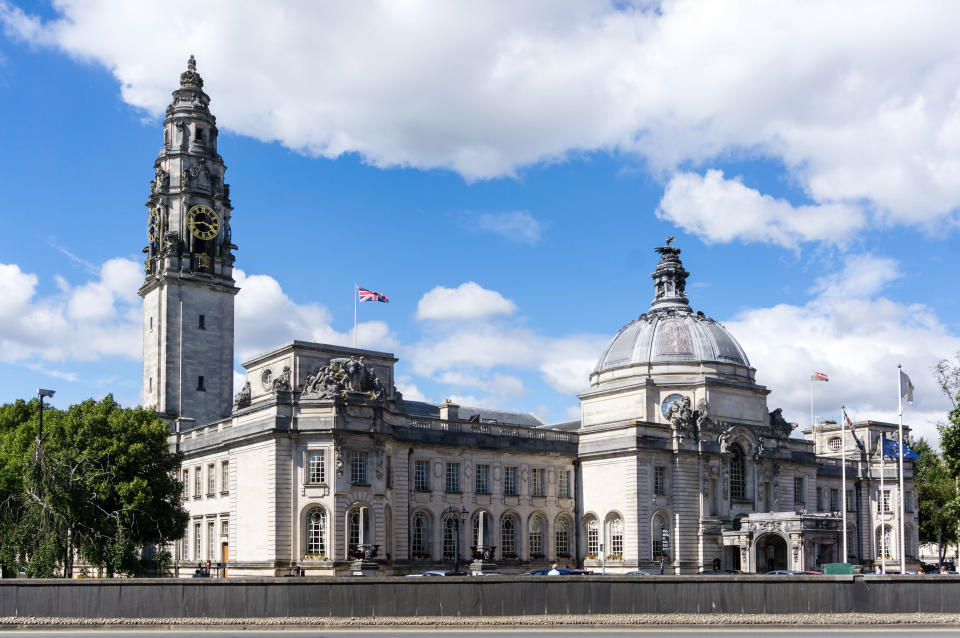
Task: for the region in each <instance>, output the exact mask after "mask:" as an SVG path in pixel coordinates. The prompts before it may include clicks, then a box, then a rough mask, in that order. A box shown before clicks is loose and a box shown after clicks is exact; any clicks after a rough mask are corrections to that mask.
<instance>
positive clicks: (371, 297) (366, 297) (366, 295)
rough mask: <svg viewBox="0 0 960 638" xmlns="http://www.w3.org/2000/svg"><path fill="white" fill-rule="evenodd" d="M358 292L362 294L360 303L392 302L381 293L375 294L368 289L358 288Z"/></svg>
mask: <svg viewBox="0 0 960 638" xmlns="http://www.w3.org/2000/svg"><path fill="white" fill-rule="evenodd" d="M357 292H358V293H360V303H363V302H364V301H379V302H380V303H390V300H389V299H387V296H386V295H382V294H380V293H379V292H373V291H372V290H367V289H366V288H357Z"/></svg>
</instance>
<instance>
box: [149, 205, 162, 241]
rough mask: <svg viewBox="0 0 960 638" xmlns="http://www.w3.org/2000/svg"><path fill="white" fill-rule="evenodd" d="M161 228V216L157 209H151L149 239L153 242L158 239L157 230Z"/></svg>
mask: <svg viewBox="0 0 960 638" xmlns="http://www.w3.org/2000/svg"><path fill="white" fill-rule="evenodd" d="M159 229H160V216H159V215H157V213H156V211H150V220H149V223H148V225H147V240H148V241H150V242H153V241H155V240H156V239H157V232H158V231H159Z"/></svg>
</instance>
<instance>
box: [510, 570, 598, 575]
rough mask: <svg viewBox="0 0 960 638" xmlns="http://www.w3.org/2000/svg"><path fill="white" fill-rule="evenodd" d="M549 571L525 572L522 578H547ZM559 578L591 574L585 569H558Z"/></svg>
mask: <svg viewBox="0 0 960 638" xmlns="http://www.w3.org/2000/svg"><path fill="white" fill-rule="evenodd" d="M550 571H551V570H549V569H534V570H532V571H529V572H526V573H525V574H523V575H524V576H549V575H550ZM557 571H558V572H560V575H561V576H587V575H589V574H592V573H593V572H589V571H587V570H585V569H558V570H557Z"/></svg>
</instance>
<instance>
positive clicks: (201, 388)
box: [197, 376, 207, 392]
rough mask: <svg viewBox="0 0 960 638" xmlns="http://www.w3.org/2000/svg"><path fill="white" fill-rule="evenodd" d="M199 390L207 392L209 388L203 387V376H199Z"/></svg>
mask: <svg viewBox="0 0 960 638" xmlns="http://www.w3.org/2000/svg"><path fill="white" fill-rule="evenodd" d="M197 391H199V392H206V391H207V389H206V388H205V387H203V376H199V377H197Z"/></svg>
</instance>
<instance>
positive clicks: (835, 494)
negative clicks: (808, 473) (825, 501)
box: [830, 487, 840, 512]
mask: <svg viewBox="0 0 960 638" xmlns="http://www.w3.org/2000/svg"><path fill="white" fill-rule="evenodd" d="M830 511H831V512H839V511H840V490H838V489H837V488H835V487H831V488H830Z"/></svg>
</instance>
